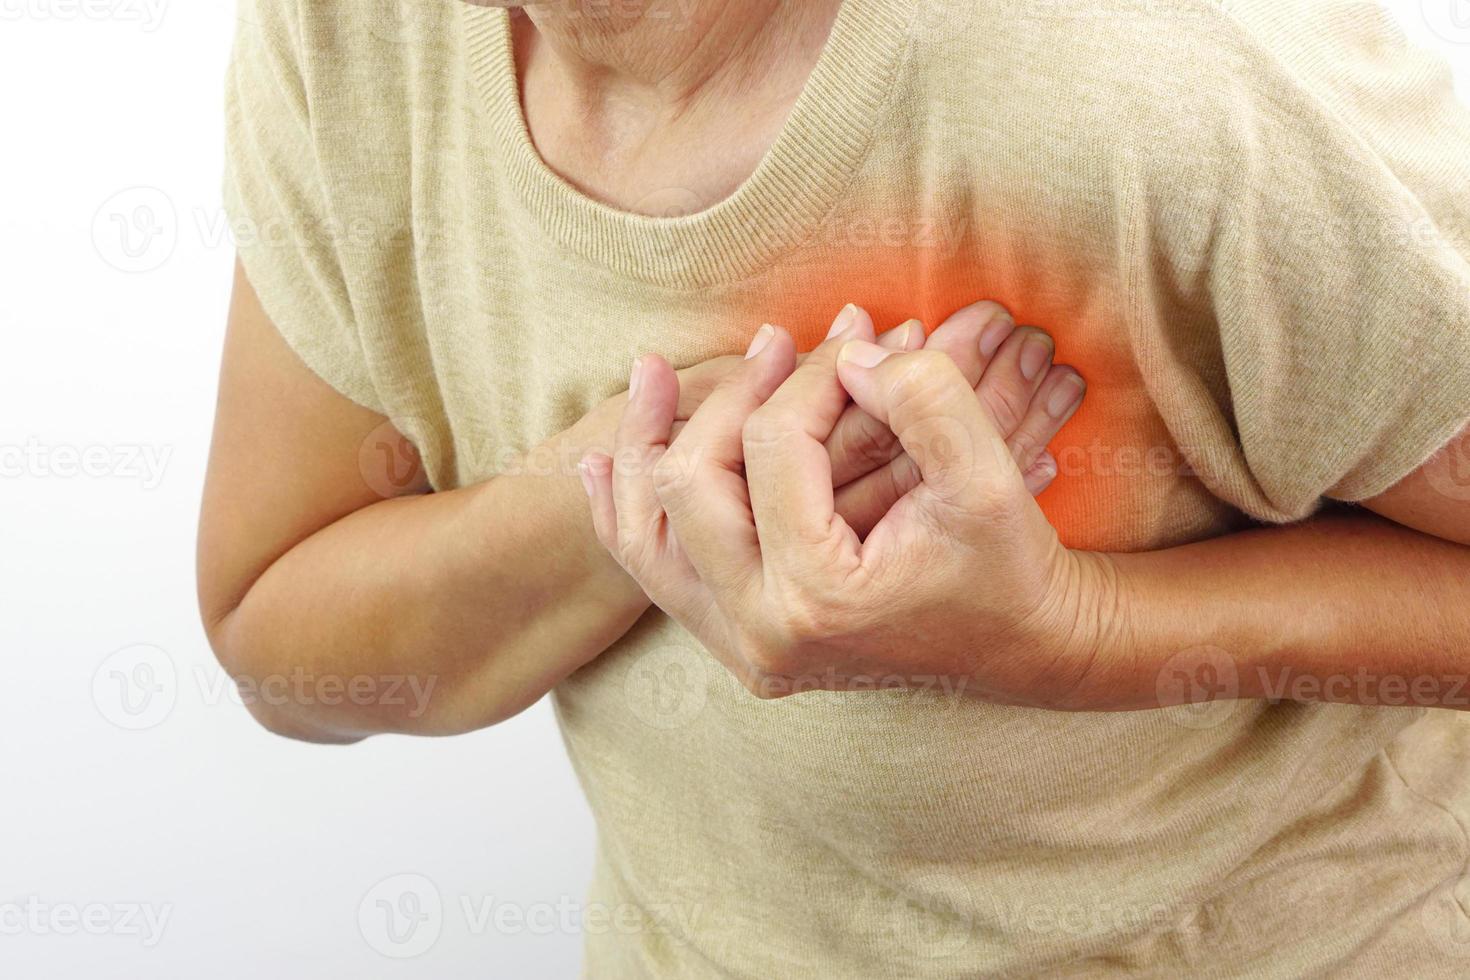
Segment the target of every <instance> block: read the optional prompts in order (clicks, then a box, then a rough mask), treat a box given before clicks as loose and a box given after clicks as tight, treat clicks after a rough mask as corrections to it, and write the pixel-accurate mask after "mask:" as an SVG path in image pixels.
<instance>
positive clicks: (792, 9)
mask: <svg viewBox="0 0 1470 980" xmlns="http://www.w3.org/2000/svg"><path fill="white" fill-rule="evenodd" d="M840 6H841V0H547V2H537V3H532V4H530V5H528V6H527V7H526V9H525V13H526V15H527V17H528V18H529V20H530V22H531V24H533V25H534V27H535V31H534V37H531V38H528V39H527V41H526V42H525V43H526V44H527V45H529V46H531V47H532V48H533V49H539V50H535V51H534V53H535V55H536V56H538V57H539V56H540V55H541V54H542V53H543V52H544V54H545V55H547V56H548V57H547V58H546V59H545V60H546V61H547V62H549V64H548V66H547V67H548V70H551V71H553V72H554V73H555V74H556V76H558V79H559V81H560V83H561V85H560V86H559V87H561V88H562V89H563V91H564V92H565V93H566V94H567V95H569V96H571V97H573V98H574V99H576V101H579V102H582V103H584V104H588V103H598V102H600V103H602V104H607V103H608V102H611V101H617V102H622V103H624V104H632V105H640V106H642V107H643V108H645V109H651V110H655V111H658V112H659V114H660V115H664V116H665V117H669V116H674V117H677V116H680V115H683V114H685V113H686V112H689V111H691V110H693V109H694V108H696V107H698V106H700V105H701V104H707V103H711V102H714V103H718V102H720V101H722V97H725V96H738V97H739V98H740V99H742V100H750V99H755V100H756V101H757V103H758V102H759V101H760V100H762V99H770V100H772V101H775V100H779V99H782V98H784V97H786V96H788V95H789V94H790V93H792V92H794V91H799V90H800V88H801V85H802V84H803V83H804V82H805V80H806V77H807V75H808V74H809V72H810V70H811V66H812V64H813V63H814V62H815V60H816V57H817V55H818V54H819V53H820V51H821V48H822V45H823V43H824V42H825V40H826V38H827V34H828V33H829V32H830V30H831V27H832V22H833V21H834V20H835V19H836V15H837V10H838V8H839V7H840ZM745 104H746V105H747V106H748V105H750V102H749V101H746V103H745Z"/></svg>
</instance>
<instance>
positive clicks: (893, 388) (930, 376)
mask: <svg viewBox="0 0 1470 980" xmlns="http://www.w3.org/2000/svg"><path fill="white" fill-rule="evenodd" d="M958 373H959V369H958V368H957V367H955V363H954V361H952V360H950V358H949V356H948V355H947V354H941V353H940V352H939V351H915V352H914V353H912V354H909V355H907V356H906V357H905V359H904V362H903V363H901V364H900V366H899V369H898V371H897V372H895V374H894V376H893V380H892V382H891V384H890V386H889V393H890V397H891V400H890V405H891V406H892V408H891V409H890V417H891V418H893V419H895V420H899V419H903V418H922V417H924V416H926V415H928V414H931V413H932V412H933V411H934V410H935V408H936V407H937V406H938V405H939V404H940V403H942V401H943V399H944V392H945V386H946V385H947V384H948V383H949V382H950V381H952V380H953V378H952V375H958ZM961 381H963V378H961ZM967 387H968V386H967Z"/></svg>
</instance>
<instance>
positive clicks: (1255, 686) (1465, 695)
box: [1084, 433, 1470, 709]
mask: <svg viewBox="0 0 1470 980" xmlns="http://www.w3.org/2000/svg"><path fill="white" fill-rule="evenodd" d="M1467 454H1470V433H1467V434H1466V435H1462V436H1461V437H1460V438H1459V439H1458V440H1456V442H1454V443H1452V444H1451V445H1450V446H1449V447H1447V448H1446V449H1445V451H1444V452H1442V453H1440V454H1439V455H1437V456H1436V457H1435V458H1434V459H1433V460H1431V461H1430V462H1429V463H1428V464H1426V465H1425V466H1424V467H1422V468H1421V469H1420V470H1418V471H1416V472H1415V473H1413V474H1411V475H1410V476H1409V477H1408V478H1407V479H1405V480H1404V481H1402V482H1401V483H1400V484H1399V485H1398V486H1396V487H1394V488H1393V489H1392V490H1390V491H1388V492H1387V493H1385V494H1383V495H1382V496H1380V497H1377V498H1375V499H1373V500H1370V501H1367V502H1366V503H1365V507H1366V509H1367V510H1369V511H1373V512H1376V514H1377V515H1380V516H1375V514H1372V513H1365V512H1363V511H1354V512H1347V513H1333V514H1328V515H1325V516H1321V517H1318V518H1316V519H1314V520H1311V521H1307V522H1304V523H1302V524H1297V525H1291V526H1286V527H1276V528H1263V529H1260V530H1256V531H1250V532H1246V533H1243V534H1237V535H1231V536H1228V537H1224V538H1219V539H1216V540H1212V541H1204V542H1200V543H1197V544H1192V545H1187V546H1184V547H1180V548H1173V549H1170V550H1167V551H1159V552H1154V553H1150V554H1140V555H1115V556H1111V557H1110V558H1108V559H1107V560H1106V563H1107V565H1108V566H1110V571H1111V574H1112V576H1113V577H1114V579H1115V584H1116V589H1115V590H1114V591H1115V594H1116V596H1117V597H1118V603H1117V605H1116V606H1115V607H1113V608H1114V610H1115V612H1116V615H1115V616H1113V617H1111V618H1112V623H1111V625H1109V624H1107V623H1106V622H1104V623H1103V625H1102V626H1101V630H1100V632H1101V634H1102V636H1103V637H1104V639H1103V642H1102V643H1101V645H1100V647H1099V651H1098V657H1097V659H1096V661H1095V663H1096V664H1097V665H1098V669H1097V671H1096V672H1095V673H1094V676H1093V678H1092V681H1093V683H1094V684H1095V685H1097V690H1094V691H1093V692H1091V693H1090V694H1089V695H1087V696H1086V697H1084V700H1092V699H1094V698H1096V699H1100V700H1102V701H1104V702H1110V703H1111V705H1112V706H1114V707H1147V706H1150V705H1154V704H1157V703H1158V699H1159V698H1160V697H1161V696H1162V697H1166V698H1172V697H1174V696H1182V698H1181V699H1183V700H1196V699H1199V700H1203V699H1205V698H1207V697H1210V696H1215V697H1244V698H1279V699H1284V700H1302V701H1331V702H1343V703H1354V704H1372V705H1413V706H1418V707H1450V708H1459V709H1470V683H1467V681H1470V481H1467V480H1466V479H1465V475H1464V474H1463V473H1462V472H1460V470H1461V467H1463V465H1464V460H1465V459H1466V458H1470V455H1467ZM1385 518H1387V519H1385ZM1107 618H1108V617H1106V616H1104V617H1100V619H1103V620H1106V619H1107ZM1204 665H1208V666H1204ZM1201 669H1203V671H1204V672H1203V673H1201V672H1200V670H1201ZM1212 686H1213V687H1214V688H1215V689H1214V690H1213V691H1212V690H1210V688H1211V687H1212Z"/></svg>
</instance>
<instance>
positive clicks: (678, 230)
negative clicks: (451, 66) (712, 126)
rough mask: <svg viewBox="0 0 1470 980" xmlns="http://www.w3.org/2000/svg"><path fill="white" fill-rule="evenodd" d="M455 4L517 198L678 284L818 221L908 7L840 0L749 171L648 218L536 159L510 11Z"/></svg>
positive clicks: (864, 129)
mask: <svg viewBox="0 0 1470 980" xmlns="http://www.w3.org/2000/svg"><path fill="white" fill-rule="evenodd" d="M459 6H460V8H461V10H462V11H463V16H464V30H465V37H466V44H467V54H468V58H469V61H470V66H469V70H470V77H471V79H472V81H473V84H474V85H475V86H476V88H477V89H478V94H479V97H480V100H481V103H482V107H483V110H484V112H485V114H486V115H487V117H488V122H489V125H490V127H491V133H492V141H493V142H494V144H495V152H496V153H497V154H498V155H499V157H500V163H501V164H502V166H503V168H504V169H503V172H504V173H505V174H506V175H507V176H508V179H509V180H510V181H511V182H512V183H513V184H514V188H515V191H516V193H517V194H518V195H519V196H520V198H521V200H522V202H523V203H524V204H525V206H526V207H527V209H528V210H529V211H530V212H531V213H532V214H533V215H534V216H535V218H536V220H538V221H539V222H540V223H541V225H542V227H543V228H544V229H545V231H546V233H547V234H548V235H549V236H551V237H552V238H554V239H555V240H557V241H558V242H560V243H561V244H562V245H564V246H565V247H567V248H570V249H572V250H574V251H576V252H578V253H580V254H582V255H584V256H586V257H587V258H588V259H590V260H592V261H594V262H597V263H600V264H602V265H604V266H606V267H607V268H609V269H611V270H613V271H614V272H617V273H619V274H621V275H623V276H627V277H631V278H633V279H637V280H640V281H643V282H648V283H654V284H658V285H665V286H670V287H676V288H690V287H707V286H713V285H717V284H720V283H730V282H735V281H738V280H741V279H745V278H748V277H750V276H753V275H755V274H757V273H759V272H760V271H762V270H763V269H764V268H766V267H767V266H768V265H769V264H770V263H771V262H772V261H774V260H775V259H776V258H778V257H779V256H780V255H781V254H783V253H785V252H787V251H790V250H791V249H793V248H794V247H796V246H798V245H800V244H802V243H803V242H804V241H806V240H807V239H808V238H809V237H810V236H811V234H812V233H813V232H814V231H815V230H816V229H817V228H818V226H819V225H820V224H821V222H822V220H823V219H824V218H825V217H826V216H827V214H828V213H829V212H830V211H831V210H832V208H833V206H834V205H835V204H836V203H837V201H838V199H839V198H840V197H841V195H842V193H843V190H844V189H845V188H846V187H847V186H848V184H849V182H850V181H851V179H852V177H853V175H854V174H855V173H856V172H857V169H858V167H859V165H860V164H861V163H862V160H863V158H864V157H865V155H866V153H867V150H868V146H869V144H870V142H871V140H872V138H873V133H874V131H875V129H876V126H877V123H878V120H879V117H880V115H881V113H882V110H883V107H884V104H885V101H886V98H887V96H888V94H889V92H890V91H892V88H893V81H894V76H895V73H896V72H897V70H898V68H899V65H900V63H901V60H902V58H901V56H902V54H903V51H904V48H905V42H906V39H907V37H908V22H909V20H910V19H911V18H912V16H913V10H914V9H915V5H913V4H912V3H911V0H845V2H844V3H843V5H842V7H841V9H840V10H839V12H838V15H837V20H836V23H835V24H834V25H833V28H832V33H831V35H830V36H829V38H828V40H827V44H826V46H825V48H824V49H823V51H822V53H821V56H820V58H819V59H818V61H817V65H816V67H815V68H814V69H813V71H812V74H811V77H810V78H809V79H808V81H807V84H806V87H805V88H804V89H803V91H802V93H801V96H800V97H799V98H798V100H797V102H796V105H795V107H794V108H793V109H792V112H791V115H790V117H789V118H788V119H787V121H786V124H785V126H784V127H783V128H782V130H781V133H780V135H779V136H778V137H777V138H776V142H775V144H774V145H773V146H772V147H771V149H770V150H769V152H767V154H766V156H765V158H764V159H763V160H762V161H761V163H760V165H759V166H758V167H757V168H756V171H755V173H754V174H752V175H751V177H750V178H749V179H748V180H747V181H746V182H745V183H744V184H742V185H741V186H740V188H739V189H738V190H736V192H735V193H734V194H733V195H731V196H730V197H729V198H727V199H725V200H724V201H722V202H721V203H719V204H717V205H715V206H714V207H713V208H710V209H708V210H706V211H701V212H699V213H697V214H692V215H688V216H683V217H677V218H652V217H647V216H643V215H636V214H631V213H628V212H624V211H619V210H617V209H615V208H611V207H608V206H607V205H605V204H602V203H600V202H598V201H594V200H592V199H591V198H589V197H587V196H586V195H585V194H582V193H581V192H580V191H578V190H577V189H576V188H575V187H573V186H572V185H571V184H569V183H567V182H566V181H565V180H563V179H562V178H561V177H559V176H558V175H557V174H556V173H555V172H553V171H552V170H551V168H549V167H548V166H547V165H546V164H545V162H544V161H542V159H541V157H540V155H539V154H538V153H537V152H536V148H535V146H534V145H533V144H532V142H531V137H530V134H529V132H528V131H527V129H526V121H525V116H524V114H523V113H522V111H521V103H520V92H519V85H518V82H517V79H516V71H515V55H514V49H513V44H512V38H511V27H510V25H511V20H510V15H509V12H508V11H506V10H504V9H501V8H495V7H481V6H475V5H473V4H471V3H461V4H460V5H459Z"/></svg>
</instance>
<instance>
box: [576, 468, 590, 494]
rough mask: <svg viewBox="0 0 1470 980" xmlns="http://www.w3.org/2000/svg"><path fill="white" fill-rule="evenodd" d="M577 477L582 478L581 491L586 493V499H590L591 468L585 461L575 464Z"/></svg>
mask: <svg viewBox="0 0 1470 980" xmlns="http://www.w3.org/2000/svg"><path fill="white" fill-rule="evenodd" d="M577 475H578V476H580V477H581V478H582V489H583V490H586V491H587V496H588V497H591V496H592V493H593V489H592V468H591V467H589V466H588V465H587V461H586V460H585V459H584V460H582V462H580V463H578V464H577Z"/></svg>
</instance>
